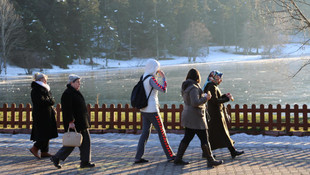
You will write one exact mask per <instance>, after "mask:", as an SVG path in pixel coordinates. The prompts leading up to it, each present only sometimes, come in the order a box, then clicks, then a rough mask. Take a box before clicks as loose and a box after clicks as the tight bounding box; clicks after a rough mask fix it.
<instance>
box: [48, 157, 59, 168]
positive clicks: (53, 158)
mask: <svg viewBox="0 0 310 175" xmlns="http://www.w3.org/2000/svg"><path fill="white" fill-rule="evenodd" d="M50 160H51V161H52V162H53V164H54V166H55V167H56V168H58V169H60V168H61V165H59V159H58V158H57V157H55V156H52V157H51V158H50Z"/></svg>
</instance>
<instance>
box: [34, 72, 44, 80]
mask: <svg viewBox="0 0 310 175" xmlns="http://www.w3.org/2000/svg"><path fill="white" fill-rule="evenodd" d="M42 78H45V79H46V80H47V75H45V74H43V73H41V72H36V73H35V74H34V75H33V79H34V80H35V81H39V80H40V79H42Z"/></svg>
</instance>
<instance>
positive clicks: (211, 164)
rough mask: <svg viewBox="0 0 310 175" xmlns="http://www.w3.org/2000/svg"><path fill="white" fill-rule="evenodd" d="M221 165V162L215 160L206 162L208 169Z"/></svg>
mask: <svg viewBox="0 0 310 175" xmlns="http://www.w3.org/2000/svg"><path fill="white" fill-rule="evenodd" d="M223 163H224V161H223V160H215V159H214V160H211V161H209V160H208V167H213V166H218V165H221V164H223Z"/></svg>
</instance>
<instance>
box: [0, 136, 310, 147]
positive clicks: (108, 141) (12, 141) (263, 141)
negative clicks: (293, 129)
mask: <svg viewBox="0 0 310 175" xmlns="http://www.w3.org/2000/svg"><path fill="white" fill-rule="evenodd" d="M62 135H63V134H59V136H58V138H56V139H52V140H51V141H50V146H51V147H56V148H59V147H60V145H61V143H62V139H61V138H62ZM139 137H140V135H135V134H118V133H108V134H91V141H92V146H94V147H131V148H132V147H134V148H135V147H137V144H138V140H139ZM0 138H1V140H0V148H1V147H27V148H28V147H29V148H30V147H31V146H32V144H33V142H32V141H30V134H15V135H13V134H0ZM167 138H168V141H169V143H170V145H171V147H173V148H177V147H178V145H179V143H180V141H181V140H182V138H183V134H171V133H168V134H167ZM231 138H232V139H233V140H234V141H235V142H236V144H235V146H236V148H269V147H273V148H274V147H275V148H291V149H310V136H304V137H298V136H279V137H274V136H263V135H247V134H234V135H232V136H231ZM197 145H200V141H199V139H198V137H197V136H195V137H194V139H193V140H192V142H191V143H190V145H189V146H190V147H197ZM146 147H160V142H159V139H158V135H157V134H151V135H150V138H149V140H148V142H147V144H146Z"/></svg>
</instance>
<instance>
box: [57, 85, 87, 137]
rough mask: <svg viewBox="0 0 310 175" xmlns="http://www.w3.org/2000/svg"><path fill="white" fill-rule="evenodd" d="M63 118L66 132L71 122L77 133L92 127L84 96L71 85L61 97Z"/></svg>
mask: <svg viewBox="0 0 310 175" xmlns="http://www.w3.org/2000/svg"><path fill="white" fill-rule="evenodd" d="M61 108H62V117H63V122H64V128H65V131H67V130H68V127H69V122H71V121H74V124H75V128H76V130H77V131H82V130H85V129H87V128H89V127H90V125H89V115H88V111H87V106H86V103H85V100H84V97H83V95H82V94H81V92H80V91H77V90H76V89H74V88H73V87H72V86H71V85H70V84H68V85H67V89H66V90H65V91H64V93H63V94H62V96H61Z"/></svg>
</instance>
